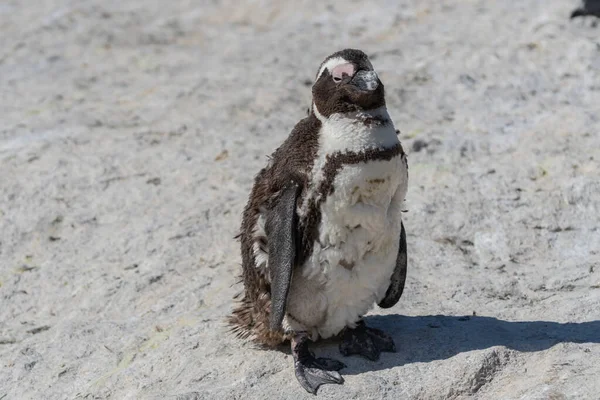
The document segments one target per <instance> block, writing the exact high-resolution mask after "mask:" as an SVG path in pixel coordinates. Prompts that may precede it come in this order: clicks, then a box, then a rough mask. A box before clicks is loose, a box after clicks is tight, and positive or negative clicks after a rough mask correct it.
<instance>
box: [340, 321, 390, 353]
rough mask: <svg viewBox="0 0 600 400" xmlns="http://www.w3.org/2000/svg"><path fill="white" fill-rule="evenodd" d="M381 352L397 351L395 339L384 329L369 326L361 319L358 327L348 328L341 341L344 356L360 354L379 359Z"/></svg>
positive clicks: (341, 351)
mask: <svg viewBox="0 0 600 400" xmlns="http://www.w3.org/2000/svg"><path fill="white" fill-rule="evenodd" d="M381 352H389V353H395V352H396V345H395V344H394V340H393V339H392V338H391V337H390V336H389V335H387V334H386V333H384V332H383V331H381V330H379V329H375V328H368V327H367V326H366V325H365V324H364V322H363V321H360V322H359V323H358V324H357V326H356V328H354V329H349V328H347V329H346V331H345V332H344V336H343V338H342V342H341V343H340V353H342V354H343V355H344V356H349V355H353V354H358V355H360V356H363V357H365V358H368V359H369V360H371V361H377V360H378V359H379V355H380V354H381Z"/></svg>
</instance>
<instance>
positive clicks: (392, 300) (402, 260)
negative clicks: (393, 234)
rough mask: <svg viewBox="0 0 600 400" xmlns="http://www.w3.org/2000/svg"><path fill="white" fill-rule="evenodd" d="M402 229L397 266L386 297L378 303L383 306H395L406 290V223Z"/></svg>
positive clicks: (402, 225)
mask: <svg viewBox="0 0 600 400" xmlns="http://www.w3.org/2000/svg"><path fill="white" fill-rule="evenodd" d="M401 227H402V229H401V231H400V248H399V249H398V257H397V258H396V268H395V269H394V272H393V273H392V277H391V278H390V286H389V287H388V289H387V292H385V297H384V298H383V299H382V300H381V301H380V302H379V303H377V305H378V306H379V307H381V308H390V307H393V306H394V305H395V304H396V303H397V302H398V300H400V296H402V291H403V290H404V283H405V282H406V268H407V264H408V256H407V254H406V231H405V230H404V224H402V223H401Z"/></svg>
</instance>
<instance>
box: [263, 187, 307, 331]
mask: <svg viewBox="0 0 600 400" xmlns="http://www.w3.org/2000/svg"><path fill="white" fill-rule="evenodd" d="M299 193H300V186H299V185H298V184H296V183H295V182H293V181H290V182H289V183H288V185H287V186H286V187H284V188H283V189H282V190H281V192H280V193H279V196H278V197H277V199H276V200H275V204H274V205H273V206H272V207H270V209H269V210H268V211H267V218H266V226H265V231H266V234H267V243H268V246H269V259H268V266H269V274H270V278H271V321H270V325H271V330H273V331H277V330H279V329H280V328H281V322H282V321H283V317H284V315H285V307H286V303H287V297H288V292H289V290H290V282H291V280H292V270H293V268H294V265H295V263H296V227H297V220H298V218H297V216H296V200H297V199H298V195H299Z"/></svg>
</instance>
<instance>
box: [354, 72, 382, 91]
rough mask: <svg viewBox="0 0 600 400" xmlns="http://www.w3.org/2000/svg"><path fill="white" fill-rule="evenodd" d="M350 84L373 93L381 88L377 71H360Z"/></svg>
mask: <svg viewBox="0 0 600 400" xmlns="http://www.w3.org/2000/svg"><path fill="white" fill-rule="evenodd" d="M350 84H352V85H354V86H356V87H357V88H358V89H360V90H365V91H369V92H370V91H373V90H375V89H377V86H379V81H378V79H377V73H376V72H375V71H366V70H360V71H358V72H357V73H356V74H354V76H353V77H352V80H351V81H350Z"/></svg>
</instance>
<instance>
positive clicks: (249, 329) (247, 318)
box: [228, 113, 321, 347]
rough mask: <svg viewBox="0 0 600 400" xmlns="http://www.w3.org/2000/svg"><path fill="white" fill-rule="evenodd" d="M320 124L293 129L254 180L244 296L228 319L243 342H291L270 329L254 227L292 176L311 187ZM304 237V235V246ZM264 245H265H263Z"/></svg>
mask: <svg viewBox="0 0 600 400" xmlns="http://www.w3.org/2000/svg"><path fill="white" fill-rule="evenodd" d="M320 125H321V123H320V121H319V120H318V119H317V118H316V117H315V115H314V114H312V113H311V114H310V115H309V116H308V117H306V118H304V119H303V120H301V121H300V122H298V124H297V125H296V126H295V127H294V129H293V130H292V133H291V134H290V136H289V137H288V138H287V140H286V141H285V142H284V143H283V144H282V145H281V146H280V147H279V148H278V149H277V150H275V152H274V153H273V154H272V156H271V161H270V162H269V165H268V166H267V167H265V168H263V169H262V170H261V171H260V172H259V173H258V175H257V176H256V178H255V180H254V187H253V188H252V192H251V194H250V199H249V200H248V204H247V205H246V208H245V210H244V214H243V217H242V226H241V232H240V241H241V249H242V279H243V281H244V285H245V288H244V292H243V293H242V294H241V300H240V303H239V304H238V306H237V307H236V308H235V309H234V310H233V313H232V314H231V316H230V317H229V318H228V321H229V324H230V325H231V326H232V331H233V332H234V333H235V334H236V335H237V336H239V337H240V338H252V339H253V340H254V341H255V342H257V343H259V344H262V345H266V346H271V347H272V346H277V345H278V344H280V343H282V342H284V341H285V340H287V339H289V338H288V337H286V336H285V335H284V334H283V332H282V331H277V332H273V331H271V330H270V329H269V318H270V314H271V297H270V279H269V276H268V271H267V270H266V268H265V266H262V267H259V268H256V267H255V265H256V260H255V258H254V254H253V252H252V246H253V245H254V242H255V240H256V238H254V237H253V234H254V227H255V226H256V221H257V219H258V215H259V210H260V208H261V207H264V208H269V207H270V206H272V204H273V201H274V200H275V199H276V198H277V195H278V194H279V192H280V190H281V189H282V187H283V185H284V184H285V183H286V181H287V179H288V178H289V177H290V176H292V177H294V180H295V181H296V182H297V183H298V184H299V185H300V187H301V189H302V188H305V187H307V186H308V179H309V173H310V171H311V168H312V165H313V162H314V159H315V155H316V153H317V147H318V137H317V134H318V131H319V128H320ZM304 236H305V235H303V234H301V235H300V237H301V239H300V240H301V242H304V241H305V240H306V241H308V238H305V239H302V238H303V237H304ZM261 245H262V244H261Z"/></svg>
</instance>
